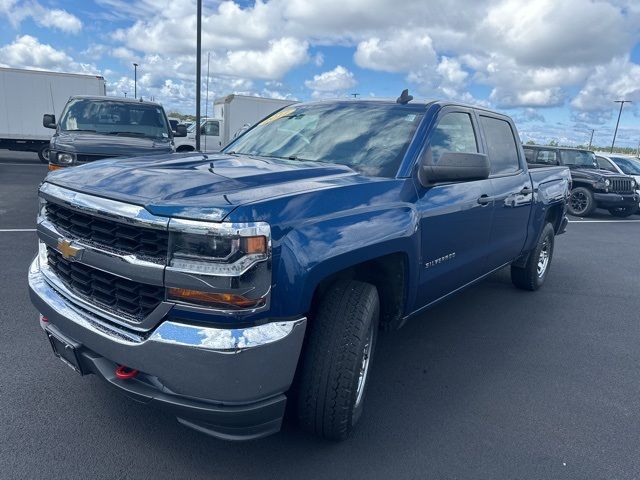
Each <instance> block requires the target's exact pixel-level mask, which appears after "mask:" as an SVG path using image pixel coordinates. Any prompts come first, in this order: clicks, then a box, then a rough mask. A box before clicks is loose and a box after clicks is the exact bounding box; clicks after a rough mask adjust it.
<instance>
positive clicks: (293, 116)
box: [224, 102, 424, 177]
mask: <svg viewBox="0 0 640 480" xmlns="http://www.w3.org/2000/svg"><path fill="white" fill-rule="evenodd" d="M423 111H424V107H422V106H420V108H419V109H418V108H417V107H416V106H404V105H388V104H373V103H365V102H363V103H345V102H335V103H319V104H312V105H301V106H296V107H286V108H285V109H283V110H280V111H278V112H276V113H274V114H273V115H271V116H270V117H268V118H266V119H265V120H263V121H262V122H260V123H259V124H258V125H256V126H255V127H254V128H253V129H252V130H250V131H248V132H247V133H245V134H244V135H242V136H241V137H239V138H238V140H236V141H235V142H233V143H232V144H230V145H229V146H228V147H227V148H226V149H225V150H224V151H226V152H234V153H243V154H247V155H256V156H263V157H275V158H284V159H291V160H301V161H312V162H329V163H339V164H342V165H347V166H349V167H351V168H353V169H354V170H357V171H358V172H360V173H363V174H364V175H371V176H380V177H394V176H395V175H396V173H397V170H398V167H399V165H400V162H401V161H402V158H403V156H404V153H405V151H406V149H407V146H408V145H409V142H410V141H411V139H412V138H413V134H414V132H415V130H416V128H417V126H418V124H419V123H420V121H421V120H422V116H423V114H422V112H423Z"/></svg>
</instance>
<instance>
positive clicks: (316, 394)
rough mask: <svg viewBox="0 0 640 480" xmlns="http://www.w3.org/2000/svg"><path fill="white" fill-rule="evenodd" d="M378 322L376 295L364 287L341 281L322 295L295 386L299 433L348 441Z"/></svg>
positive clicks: (360, 404)
mask: <svg viewBox="0 0 640 480" xmlns="http://www.w3.org/2000/svg"><path fill="white" fill-rule="evenodd" d="M379 316H380V301H379V299H378V291H377V290H376V288H375V287H374V286H373V285H371V284H369V283H364V282H359V281H355V280H341V281H338V282H336V283H334V284H333V285H332V286H331V287H330V288H329V289H328V290H327V291H326V293H325V294H324V295H323V297H322V299H321V301H320V304H319V305H318V308H317V309H316V314H315V315H314V316H313V318H312V319H311V323H310V331H309V333H308V339H307V344H306V347H305V351H304V353H303V361H302V370H301V372H300V381H299V384H298V391H297V400H298V402H297V406H298V412H297V413H298V423H299V425H300V426H301V427H302V428H303V429H305V430H307V431H309V432H312V433H314V434H316V435H318V436H320V437H322V438H326V439H331V440H343V439H345V438H347V437H348V436H349V434H350V433H351V431H352V430H353V427H354V426H355V424H356V423H357V421H358V419H359V418H360V415H361V414H362V407H363V404H364V396H365V393H366V387H367V379H368V377H369V375H368V374H369V372H370V371H371V362H372V360H373V353H374V350H375V344H376V338H377V334H378V321H379ZM367 344H368V345H369V348H368V353H367V351H366V345H367ZM365 358H368V361H366V362H365V361H364V359H365ZM363 368H364V374H363V375H362V381H361V382H360V379H361V375H360V373H361V370H362V369H363Z"/></svg>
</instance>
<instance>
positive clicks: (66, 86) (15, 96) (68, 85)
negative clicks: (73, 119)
mask: <svg viewBox="0 0 640 480" xmlns="http://www.w3.org/2000/svg"><path fill="white" fill-rule="evenodd" d="M72 95H106V83H105V80H104V78H103V77H101V76H98V75H78V74H74V73H60V72H44V71H39V70H20V69H16V68H2V67H0V149H7V150H22V151H30V152H38V156H39V157H40V160H41V161H43V162H45V163H46V162H47V160H48V149H49V140H50V139H51V130H48V129H46V128H44V127H43V126H42V116H43V115H44V114H45V113H53V114H57V115H58V116H59V115H60V112H61V111H62V108H63V107H64V106H65V104H66V103H67V100H69V97H70V96H72Z"/></svg>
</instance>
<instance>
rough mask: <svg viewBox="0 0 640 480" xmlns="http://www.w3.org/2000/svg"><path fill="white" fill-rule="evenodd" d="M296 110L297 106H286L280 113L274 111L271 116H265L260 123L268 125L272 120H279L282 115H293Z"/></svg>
mask: <svg viewBox="0 0 640 480" xmlns="http://www.w3.org/2000/svg"><path fill="white" fill-rule="evenodd" d="M295 111H296V109H295V108H285V109H284V110H280V111H279V112H278V113H274V114H273V115H271V116H270V117H268V118H265V119H264V120H263V121H261V122H260V123H259V124H258V125H268V124H270V123H271V122H275V121H276V120H278V119H280V118H282V117H286V116H288V115H291V114H292V113H293V112H295Z"/></svg>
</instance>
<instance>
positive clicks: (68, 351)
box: [45, 325, 84, 375]
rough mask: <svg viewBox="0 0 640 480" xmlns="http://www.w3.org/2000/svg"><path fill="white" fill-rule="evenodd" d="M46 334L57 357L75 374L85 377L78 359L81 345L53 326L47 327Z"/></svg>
mask: <svg viewBox="0 0 640 480" xmlns="http://www.w3.org/2000/svg"><path fill="white" fill-rule="evenodd" d="M45 333H46V334H47V338H48V339H49V343H50V344H51V348H52V349H53V353H54V354H55V356H56V357H58V358H59V359H60V360H62V362H63V363H64V364H65V365H67V366H68V367H70V368H71V369H72V370H74V371H75V372H77V373H79V374H80V375H84V371H83V370H82V363H80V360H79V358H78V351H79V349H80V347H81V345H80V344H79V343H78V342H74V341H73V340H71V339H70V338H69V337H66V336H65V335H63V334H62V333H61V332H60V331H59V330H58V329H57V328H55V327H54V326H53V325H47V327H46V328H45Z"/></svg>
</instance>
